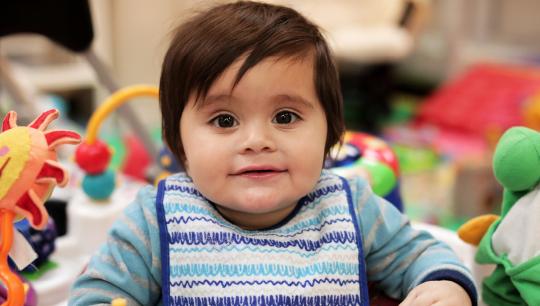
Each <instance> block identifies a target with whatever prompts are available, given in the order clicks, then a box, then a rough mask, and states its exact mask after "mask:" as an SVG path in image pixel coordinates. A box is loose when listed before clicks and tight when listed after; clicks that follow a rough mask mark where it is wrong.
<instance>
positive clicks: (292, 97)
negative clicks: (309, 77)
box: [275, 94, 314, 108]
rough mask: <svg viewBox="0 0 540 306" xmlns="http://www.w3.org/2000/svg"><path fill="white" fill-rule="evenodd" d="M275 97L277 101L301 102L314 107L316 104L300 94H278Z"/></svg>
mask: <svg viewBox="0 0 540 306" xmlns="http://www.w3.org/2000/svg"><path fill="white" fill-rule="evenodd" d="M275 99H276V100H277V101H283V102H293V103H298V104H301V105H303V106H305V107H308V108H314V105H313V103H312V102H309V101H308V100H306V99H304V98H303V97H302V96H299V95H291V94H280V95H276V96H275Z"/></svg>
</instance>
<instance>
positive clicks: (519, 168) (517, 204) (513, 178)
mask: <svg viewBox="0 0 540 306" xmlns="http://www.w3.org/2000/svg"><path fill="white" fill-rule="evenodd" d="M493 169H494V173H495V177H496V178H497V180H498V181H499V183H500V184H501V185H502V186H503V187H504V193H503V203H502V211H501V216H500V217H498V216H492V215H491V216H480V217H477V218H475V219H472V220H470V221H469V222H467V223H466V224H464V225H463V226H462V227H461V228H460V229H459V231H458V234H459V236H460V237H461V238H462V239H463V240H464V241H466V242H469V243H472V244H476V245H478V251H477V253H476V257H475V259H476V261H477V262H478V263H480V264H495V265H496V266H495V270H494V271H493V273H491V274H490V275H489V276H488V277H486V278H485V279H484V281H483V283H482V298H483V300H484V302H485V303H486V304H488V305H490V306H497V305H540V184H539V182H540V133H539V132H537V131H534V130H531V129H528V128H524V127H514V128H511V129H509V130H508V131H506V133H504V135H503V136H502V137H501V139H500V140H499V143H498V144H497V147H496V150H495V154H494V156H493Z"/></svg>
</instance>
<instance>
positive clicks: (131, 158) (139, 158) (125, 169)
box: [122, 135, 153, 181]
mask: <svg viewBox="0 0 540 306" xmlns="http://www.w3.org/2000/svg"><path fill="white" fill-rule="evenodd" d="M124 145H125V147H126V157H125V158H124V162H123V163H122V173H124V174H126V175H129V176H131V177H133V178H136V179H139V180H141V181H145V180H146V170H147V169H148V167H149V166H150V164H151V163H152V161H153V159H152V158H151V157H150V155H149V154H148V151H147V150H146V149H145V148H144V144H143V143H142V141H141V140H140V139H139V138H137V137H135V136H133V135H129V136H126V137H125V138H124Z"/></svg>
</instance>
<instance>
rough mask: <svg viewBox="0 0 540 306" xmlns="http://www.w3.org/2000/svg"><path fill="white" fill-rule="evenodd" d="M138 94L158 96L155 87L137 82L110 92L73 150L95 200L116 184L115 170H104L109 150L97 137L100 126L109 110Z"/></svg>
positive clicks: (90, 194) (107, 162)
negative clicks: (83, 139)
mask: <svg viewBox="0 0 540 306" xmlns="http://www.w3.org/2000/svg"><path fill="white" fill-rule="evenodd" d="M138 96H150V97H157V96H158V89H157V88H156V87H153V86H144V85H136V86H131V87H127V88H124V89H121V90H119V91H117V92H115V93H114V94H112V95H111V96H110V97H109V98H108V99H107V100H106V101H105V102H103V104H102V105H101V106H100V107H99V108H98V109H97V110H96V111H95V112H94V113H93V114H92V117H90V121H89V122H88V127H87V130H86V139H85V141H84V142H83V143H82V144H81V145H80V146H79V147H78V148H77V151H76V152H75V161H76V162H77V164H78V165H79V167H81V169H83V170H85V171H86V172H87V174H86V175H85V177H84V179H83V184H82V187H83V190H84V191H85V192H86V194H87V195H88V196H89V197H90V198H92V199H94V200H96V201H103V200H106V199H108V198H109V197H110V195H111V194H112V192H113V191H114V187H115V178H114V177H115V175H114V172H112V170H107V167H108V165H109V162H110V159H111V152H110V150H109V149H108V147H107V145H105V144H104V143H103V142H101V141H99V140H98V139H97V134H98V132H99V127H100V125H101V123H102V122H103V120H104V119H105V118H106V117H107V116H108V115H109V114H110V113H111V112H112V111H114V110H115V109H117V108H118V107H120V106H121V105H123V104H124V103H125V102H127V101H129V99H131V98H135V97H138Z"/></svg>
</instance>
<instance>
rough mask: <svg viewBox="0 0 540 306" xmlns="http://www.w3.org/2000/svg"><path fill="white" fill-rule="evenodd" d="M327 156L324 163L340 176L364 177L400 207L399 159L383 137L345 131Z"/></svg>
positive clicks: (374, 188) (382, 195)
mask: <svg viewBox="0 0 540 306" xmlns="http://www.w3.org/2000/svg"><path fill="white" fill-rule="evenodd" d="M330 156H332V159H329V160H327V161H326V164H325V167H327V168H330V169H332V171H334V172H336V173H337V174H339V175H342V176H350V175H360V176H363V177H365V178H366V179H367V180H368V181H369V182H370V185H371V188H372V189H373V191H374V192H375V193H376V194H377V195H379V196H381V197H385V198H386V199H387V200H388V201H390V202H391V203H392V204H394V206H396V207H397V208H398V209H399V210H400V211H403V204H402V201H401V196H400V194H399V183H398V178H399V162H398V159H397V157H396V155H395V154H394V152H393V151H392V149H391V148H390V147H389V146H388V145H387V144H386V143H385V142H384V141H382V140H381V139H379V138H376V137H374V136H371V135H368V134H365V133H360V132H347V133H346V134H345V138H344V144H343V146H336V147H335V148H333V150H332V152H331V153H330Z"/></svg>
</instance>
